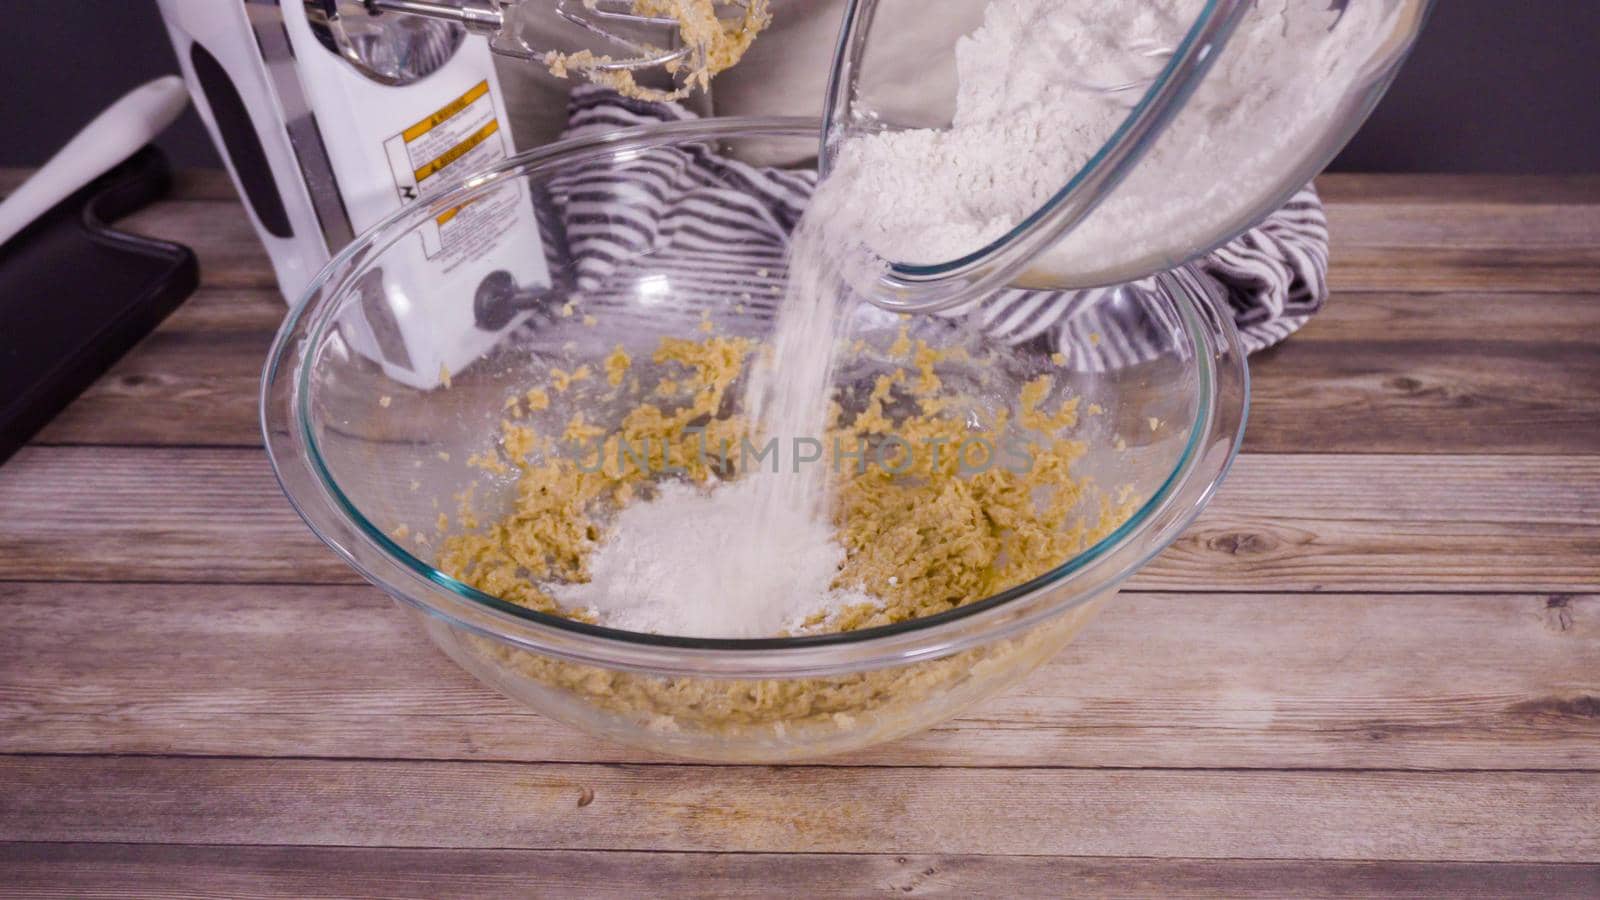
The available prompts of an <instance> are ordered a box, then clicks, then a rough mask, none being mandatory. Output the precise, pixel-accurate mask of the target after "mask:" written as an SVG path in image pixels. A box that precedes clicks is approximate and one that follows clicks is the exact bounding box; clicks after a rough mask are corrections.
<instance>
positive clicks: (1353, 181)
mask: <svg viewBox="0 0 1600 900" xmlns="http://www.w3.org/2000/svg"><path fill="white" fill-rule="evenodd" d="M32 172H33V170H32V169H29V168H20V167H15V166H9V167H8V166H0V194H5V193H8V192H10V191H12V190H14V189H15V188H16V186H17V185H18V184H20V183H22V179H24V178H25V177H27V176H28V175H29V174H31V173H32ZM1317 190H1318V191H1320V192H1321V193H1322V196H1323V199H1324V200H1326V201H1327V202H1329V203H1350V202H1356V201H1384V202H1391V203H1405V202H1415V201H1418V200H1425V201H1428V202H1460V203H1567V204H1587V205H1600V175H1593V174H1582V173H1574V174H1566V175H1496V174H1454V173H1444V172H1434V173H1409V172H1408V173H1404V174H1392V173H1382V172H1331V173H1324V174H1322V175H1320V176H1318V178H1317ZM172 197H173V199H174V200H223V201H235V200H237V197H238V194H237V192H235V191H234V189H233V182H232V181H230V180H229V178H228V173H227V172H225V171H223V170H222V169H179V170H178V171H177V172H176V173H175V183H174V185H173V192H172Z"/></svg>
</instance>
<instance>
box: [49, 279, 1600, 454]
mask: <svg viewBox="0 0 1600 900" xmlns="http://www.w3.org/2000/svg"><path fill="white" fill-rule="evenodd" d="M283 312H284V306H283V303H282V301H281V300H280V299H279V298H278V296H277V293H276V292H274V291H262V290H231V289H222V290H209V289H208V290H203V291H201V292H200V293H198V294H196V295H195V296H194V297H193V298H191V299H190V300H189V301H188V302H187V303H186V304H184V306H183V307H181V308H180V309H179V310H178V312H176V313H174V314H173V316H172V317H171V318H170V319H169V320H168V321H167V322H166V323H165V324H163V325H162V327H161V328H159V329H158V330H157V331H156V332H155V333H154V334H152V335H151V336H150V337H149V338H148V339H146V340H145V342H144V343H142V344H140V345H139V346H138V347H136V348H134V350H133V351H131V352H130V353H129V354H128V355H127V356H126V357H125V358H124V359H123V360H122V361H121V362H120V363H118V364H117V365H116V366H115V367H114V368H113V369H112V370H111V372H109V373H108V374H107V375H106V376H105V377H103V378H101V379H100V380H99V381H98V382H96V383H95V384H94V385H93V386H91V387H90V388H89V390H87V391H86V392H85V393H84V394H83V396H81V397H80V398H79V399H78V400H77V401H76V402H75V403H73V404H72V405H71V406H70V407H68V408H67V409H66V410H65V411H64V412H63V413H62V414H61V415H60V416H59V417H58V418H57V419H56V421H55V422H53V423H52V424H51V425H50V426H49V427H47V428H46V429H45V430H44V431H43V432H41V434H40V435H39V437H38V442H40V443H46V444H136V445H192V444H203V445H236V446H259V445H260V433H259V424H258V422H257V418H256V405H255V394H256V390H257V385H258V381H259V378H260V369H261V364H262V361H263V360H264V358H265V356H266V353H267V348H268V347H269V346H270V344H271V342H272V337H273V334H274V333H275V332H276V330H277V327H278V324H279V323H280V322H281V320H282V317H283ZM1251 368H1252V374H1253V375H1254V385H1253V396H1252V404H1251V421H1250V428H1249V431H1248V433H1247V436H1246V449H1247V450H1250V451H1256V452H1266V453H1273V452H1299V451H1306V450H1314V451H1316V452H1339V453H1397V452H1401V453H1461V452H1495V453H1590V452H1597V451H1600V295H1595V294H1552V295H1543V296H1541V295H1526V294H1524V295H1502V294H1455V295H1408V294H1345V295H1342V296H1339V297H1336V298H1335V299H1334V301H1333V302H1332V303H1330V304H1329V306H1328V308H1327V309H1326V310H1324V311H1323V312H1322V313H1321V314H1320V315H1318V316H1317V318H1316V319H1315V320H1313V321H1312V323H1311V324H1309V325H1308V326H1307V327H1306V328H1305V329H1304V330H1303V331H1302V332H1300V333H1299V334H1297V335H1296V336H1295V337H1294V339H1293V340H1291V341H1289V342H1287V343H1285V344H1284V345H1282V346H1281V347H1279V348H1277V349H1274V350H1272V351H1268V352H1267V353H1263V354H1259V355H1257V356H1256V357H1254V358H1253V359H1252V360H1251Z"/></svg>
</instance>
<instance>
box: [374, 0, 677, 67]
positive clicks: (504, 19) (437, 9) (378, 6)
mask: <svg viewBox="0 0 1600 900" xmlns="http://www.w3.org/2000/svg"><path fill="white" fill-rule="evenodd" d="M546 2H548V0H532V2H527V3H523V2H520V0H456V2H453V3H452V2H444V0H363V3H364V5H365V6H366V7H367V11H368V12H370V13H372V14H374V15H376V14H379V13H383V12H395V13H404V14H407V15H413V16H424V17H427V18H430V19H440V20H443V21H447V22H454V23H456V24H459V25H462V26H465V27H466V28H467V30H469V31H471V32H473V33H475V34H484V35H488V36H489V38H490V46H491V47H492V48H493V49H494V50H495V51H496V52H498V53H502V54H505V55H508V56H516V57H521V58H523V59H531V60H537V61H540V62H546V61H549V60H553V59H556V58H559V57H563V56H567V55H571V54H574V53H577V52H578V51H574V50H559V49H556V48H548V49H541V48H535V47H532V46H530V45H529V44H528V43H527V41H526V40H524V39H523V38H522V36H521V32H522V31H523V28H522V26H523V25H524V24H525V23H526V22H527V21H529V19H530V17H531V16H532V15H533V14H536V13H537V14H543V13H544V12H546V10H548V9H549V7H547V6H546ZM536 6H537V7H541V8H540V9H537V10H536V9H534V7H536ZM575 7H576V8H575ZM633 10H634V4H633V3H632V0H555V3H554V12H555V14H556V15H558V16H560V17H561V18H562V19H565V20H566V21H568V22H570V23H572V24H573V25H576V26H578V27H579V28H582V29H583V30H585V31H587V32H589V33H591V34H594V35H597V36H598V37H600V38H602V39H604V40H605V41H606V43H607V44H608V45H611V46H614V47H617V48H619V51H620V52H619V56H617V57H616V58H607V57H605V56H600V55H596V56H594V57H593V58H586V59H585V60H584V62H583V66H582V67H583V69H584V70H586V71H595V72H637V71H640V70H643V69H650V68H656V67H668V66H672V65H674V64H676V63H680V62H682V61H684V60H686V59H688V57H689V55H690V53H691V52H693V51H692V48H690V47H688V46H681V47H677V48H676V49H670V50H669V49H663V48H661V47H655V46H651V45H650V44H646V43H642V42H640V41H637V40H634V39H632V38H629V37H626V36H625V35H623V34H619V33H618V31H617V29H633V30H640V31H644V30H654V31H655V32H656V33H662V32H665V33H666V34H669V35H672V36H673V37H674V39H673V40H671V41H670V42H671V43H674V44H676V43H680V42H679V41H677V40H676V39H675V37H676V35H677V28H678V24H679V23H678V20H677V19H673V18H670V17H665V16H648V15H639V14H637V13H635V12H634V11H633ZM621 54H626V55H621Z"/></svg>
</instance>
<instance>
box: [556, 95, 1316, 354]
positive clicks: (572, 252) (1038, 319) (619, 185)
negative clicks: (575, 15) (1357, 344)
mask: <svg viewBox="0 0 1600 900" xmlns="http://www.w3.org/2000/svg"><path fill="white" fill-rule="evenodd" d="M694 117H695V116H694V114H693V113H691V112H689V111H687V110H685V109H683V108H682V107H680V106H677V105H676V104H668V103H649V102H644V101H639V100H633V99H628V98H624V97H622V96H620V95H618V94H616V93H614V92H612V91H609V90H606V89H604V88H599V87H594V86H585V87H580V88H577V89H576V90H574V91H573V94H572V97H571V101H570V107H569V117H568V125H567V128H566V131H565V136H569V137H570V136H577V135H583V134H589V133H593V132H596V131H609V130H614V129H618V128H628V127H633V126H639V125H648V124H651V123H659V122H663V121H676V120H680V119H689V118H694ZM815 183H816V173H815V172H814V171H810V170H794V169H780V168H769V167H762V166H755V165H750V164H748V163H745V162H743V161H740V160H737V159H733V158H731V157H728V156H725V155H722V154H719V153H717V152H716V151H715V150H714V149H712V148H711V147H710V146H707V145H678V146H672V147H660V148H654V149H650V150H646V151H644V152H642V153H640V154H638V155H637V156H635V157H632V158H630V159H628V160H627V161H625V162H608V163H605V164H596V165H594V166H589V167H583V168H581V169H576V170H574V171H572V172H569V173H566V174H564V175H562V176H560V177H559V178H556V179H553V180H552V181H551V183H550V197H548V198H547V202H548V203H549V204H550V205H551V206H553V207H554V210H555V212H556V216H555V218H556V219H557V220H558V222H559V227H560V229H561V230H562V231H563V232H564V235H562V238H563V239H562V240H559V241H547V245H549V246H552V247H559V248H560V250H559V251H558V252H560V253H561V254H563V255H564V256H565V259H563V260H559V261H554V260H553V261H554V262H559V268H561V269H563V270H564V271H566V272H568V273H570V277H571V278H572V280H573V287H576V288H577V289H579V290H582V291H583V292H584V294H585V297H586V300H585V302H586V303H590V304H600V305H612V304H607V302H606V298H607V297H608V296H610V295H612V294H614V295H615V297H614V298H613V299H614V300H615V301H616V302H615V306H617V307H619V308H621V309H629V310H631V311H633V312H634V313H636V314H647V315H649V316H651V317H652V318H653V319H654V321H655V324H657V325H658V326H659V325H661V324H664V323H662V321H661V318H662V317H664V316H665V317H679V316H681V317H683V318H684V319H685V322H686V323H689V324H692V323H694V322H697V321H698V320H699V319H700V317H701V315H702V314H703V313H704V312H706V311H707V310H708V309H712V308H723V309H728V308H732V307H734V306H739V307H740V308H741V309H743V310H744V311H745V312H744V314H745V315H755V316H760V317H770V316H771V315H772V314H773V310H774V308H775V306H776V304H777V302H778V300H779V299H780V297H781V285H782V281H783V269H784V263H785V251H786V247H787V242H788V235H789V232H790V230H791V229H792V228H793V227H794V224H795V222H796V221H797V220H798V219H799V217H800V214H801V212H802V211H804V209H805V206H806V202H807V200H808V199H809V197H810V194H811V190H812V188H813V187H814V186H815ZM547 208H548V207H547ZM634 265H637V266H638V267H639V269H640V271H637V272H635V271H631V269H632V268H633V266H634ZM1327 265H1328V227H1327V220H1326V218H1325V216H1324V215H1323V210H1322V202H1321V200H1320V199H1319V198H1318V196H1317V193H1316V190H1315V189H1314V188H1313V187H1312V186H1311V185H1307V186H1306V187H1304V188H1302V189H1301V190H1300V191H1299V193H1297V194H1296V195H1295V196H1294V197H1293V198H1292V199H1291V200H1290V201H1289V203H1288V204H1287V205H1285V206H1284V207H1283V208H1282V209H1280V210H1278V211H1277V212H1276V213H1274V214H1273V215H1271V216H1269V217H1268V218H1267V220H1266V221H1264V222H1262V223H1261V224H1260V225H1259V226H1257V227H1256V228H1254V229H1251V230H1250V231H1249V232H1247V233H1245V234H1244V235H1242V236H1240V237H1239V238H1238V239H1236V240H1234V241H1233V242H1232V243H1230V244H1228V245H1227V246H1225V247H1223V248H1221V249H1220V250H1217V251H1216V252H1214V253H1212V254H1210V255H1209V256H1207V257H1205V258H1204V259H1203V260H1200V261H1199V262H1198V268H1199V270H1200V271H1201V272H1202V273H1203V276H1204V278H1205V279H1207V280H1208V284H1207V285H1206V287H1209V288H1215V289H1217V290H1220V291H1222V292H1224V293H1225V294H1226V296H1227V298H1228V303H1229V305H1230V307H1231V309H1232V311H1233V317H1234V321H1235V322H1236V323H1237V324H1238V327H1239V330H1240V333H1241V334H1242V335H1243V338H1244V343H1245V347H1246V349H1247V350H1249V351H1251V352H1254V351H1256V350H1260V349H1263V348H1265V347H1270V346H1272V345H1273V344H1276V343H1278V342H1279V341H1281V340H1283V339H1284V338H1285V337H1287V336H1288V335H1289V334H1290V333H1292V332H1294V331H1295V330H1296V329H1298V328H1299V327H1300V326H1302V325H1304V324H1305V322H1306V320H1307V319H1309V318H1310V317H1311V315H1312V314H1313V313H1315V312H1316V311H1317V310H1318V309H1319V308H1320V307H1321V306H1322V303H1323V301H1324V300H1325V299H1326V297H1327V279H1326V273H1327ZM644 269H648V270H649V271H650V273H652V274H656V275H665V276H667V277H668V278H669V279H670V282H671V284H672V286H673V291H672V292H671V294H672V300H671V302H668V303H663V304H662V305H660V306H656V307H652V308H651V309H649V310H647V311H644V310H637V309H636V308H635V304H634V303H633V302H632V298H633V296H634V295H635V293H636V292H637V290H638V287H639V280H640V277H641V273H642V272H643V270H644ZM1153 289H1154V283H1153V282H1151V281H1147V282H1143V283H1134V284H1129V285H1120V286H1117V287H1110V288H1097V289H1094V290H1088V291H1037V290H1021V289H1009V290H1005V291H1001V292H999V293H997V294H995V295H992V296H990V297H987V298H984V299H983V300H982V301H981V302H980V303H976V304H970V305H969V306H968V307H967V308H964V309H962V310H958V311H954V312H952V313H947V314H946V315H947V316H959V317H962V318H964V319H965V320H967V321H972V320H974V319H975V320H976V321H977V322H978V323H979V324H980V326H981V327H982V329H983V330H984V332H985V333H986V334H987V335H988V336H990V337H991V338H994V339H999V340H1003V341H1006V342H1008V343H1013V344H1020V343H1032V342H1042V344H1043V346H1044V348H1045V349H1046V350H1047V351H1049V352H1057V351H1060V352H1063V353H1067V354H1068V357H1069V359H1074V360H1076V363H1075V364H1074V365H1073V368H1082V369H1090V370H1100V369H1115V368H1120V367H1122V366H1125V365H1128V364H1130V363H1133V362H1138V361H1140V360H1142V359H1146V358H1149V357H1151V356H1153V355H1155V353H1156V352H1158V349H1159V348H1160V347H1164V346H1170V344H1171V342H1172V341H1173V340H1175V339H1177V337H1178V336H1179V335H1180V329H1179V327H1178V324H1177V323H1176V322H1175V321H1170V318H1171V317H1170V316H1168V315H1165V314H1163V313H1162V312H1161V310H1162V309H1167V308H1170V307H1167V306H1165V305H1164V304H1160V303H1141V302H1137V301H1139V300H1140V298H1141V296H1143V295H1145V293H1146V292H1148V291H1152V290H1153Z"/></svg>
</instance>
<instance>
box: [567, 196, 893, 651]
mask: <svg viewBox="0 0 1600 900" xmlns="http://www.w3.org/2000/svg"><path fill="white" fill-rule="evenodd" d="M865 212H867V208H866V207H864V206H862V205H860V204H858V203H852V201H850V199H849V195H848V194H847V193H845V192H842V191H840V190H839V189H838V188H836V187H833V186H829V185H825V186H823V187H821V188H819V189H818V190H817V192H816V194H815V195H814V196H813V198H812V202H811V205H810V207H809V208H808V210H807V212H806V215H805V217H804V219H803V221H802V222H801V223H800V225H799V227H798V228H797V229H796V232H795V235H794V239H793V242H792V244H791V247H790V254H789V272H788V275H789V277H788V282H787V284H786V289H785V294H784V298H783V303H782V305H781V306H780V307H779V314H778V321H777V325H776V330H775V332H774V335H773V341H772V359H771V362H770V364H766V363H757V364H756V366H755V368H754V370H753V372H752V376H751V378H750V381H749V384H748V387H747V389H746V393H745V397H744V409H745V411H746V415H747V417H748V418H749V420H750V421H751V422H752V423H754V430H755V435H754V436H753V437H752V441H751V443H752V448H753V449H755V450H760V449H761V448H762V446H763V445H764V444H765V443H766V442H767V441H769V440H770V441H774V442H775V446H774V449H773V450H771V451H770V453H771V454H772V455H769V456H767V457H766V459H765V460H764V461H762V462H760V463H757V462H756V461H755V459H754V457H750V458H749V459H748V468H746V474H745V475H744V476H743V477H742V478H741V479H740V480H739V481H735V482H733V483H731V484H723V485H719V486H716V487H715V488H713V489H711V490H710V491H709V492H707V491H704V490H703V489H700V488H695V487H691V486H689V485H685V484H681V483H669V484H666V485H663V487H662V490H661V494H660V496H658V497H656V498H655V499H653V500H650V501H648V502H644V503H635V504H634V505H632V506H630V507H627V508H625V509H623V511H622V512H621V514H620V515H619V516H618V518H617V520H616V522H614V523H613V524H612V526H611V528H610V530H609V532H608V534H607V536H606V538H605V540H604V542H603V543H602V544H601V545H600V547H599V548H598V550H597V551H596V552H595V555H594V556H593V557H592V558H591V559H590V574H591V576H592V580H591V581H590V582H589V583H588V584H575V585H564V586H558V587H557V588H555V594H556V597H557V599H559V600H560V601H561V602H562V603H564V604H568V605H570V606H576V607H579V608H592V609H595V610H596V611H597V612H598V613H600V618H601V621H602V622H603V624H606V625H609V626H612V627H616V628H625V629H629V630H633V631H647V632H655V633H659V634H678V635H692V636H696V637H729V638H753V637H771V636H773V635H776V634H778V633H780V632H783V631H793V630H795V629H796V628H797V627H798V626H799V625H800V624H801V623H802V622H803V621H805V620H806V619H807V618H809V617H811V616H813V615H815V614H817V613H823V614H831V613H835V612H838V611H839V610H841V609H843V608H845V607H849V606H856V605H859V604H862V603H872V602H876V601H875V600H874V599H873V598H872V597H870V596H868V595H866V594H863V593H861V592H860V591H858V590H851V589H848V588H845V589H835V588H833V580H834V578H835V577H836V576H837V574H838V571H839V567H840V565H841V564H842V563H843V562H844V548H843V547H842V546H840V545H839V543H838V542H837V541H835V540H834V537H833V533H834V528H833V524H832V521H831V519H830V517H829V510H828V504H827V484H828V476H829V475H830V473H831V471H832V469H831V459H830V454H829V452H828V449H829V448H828V447H827V446H826V440H827V438H826V431H827V427H828V424H829V423H828V416H829V411H830V406H831V396H832V390H831V389H832V386H833V378H834V371H835V368H836V364H837V359H838V352H837V351H838V347H839V344H840V342H841V340H842V339H843V337H844V325H843V322H842V319H843V315H844V313H845V312H846V311H847V308H848V306H849V304H850V302H851V301H850V300H848V299H847V298H848V296H849V295H848V293H847V292H846V291H845V289H844V287H843V284H844V279H845V275H846V273H849V274H850V276H851V277H863V276H864V275H865V273H866V269H867V267H870V266H874V265H877V263H876V262H875V261H874V260H873V258H872V255H871V254H870V253H868V252H866V251H865V250H864V249H863V248H862V247H861V246H860V244H859V242H858V240H857V239H856V238H855V235H856V234H857V233H858V232H859V230H860V228H861V227H862V216H863V214H864V213H865ZM808 441H810V442H814V443H811V444H806V442H808ZM732 455H733V454H730V456H732ZM807 457H811V459H810V460H809V461H807V460H806V458H807ZM774 469H775V471H774Z"/></svg>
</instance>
